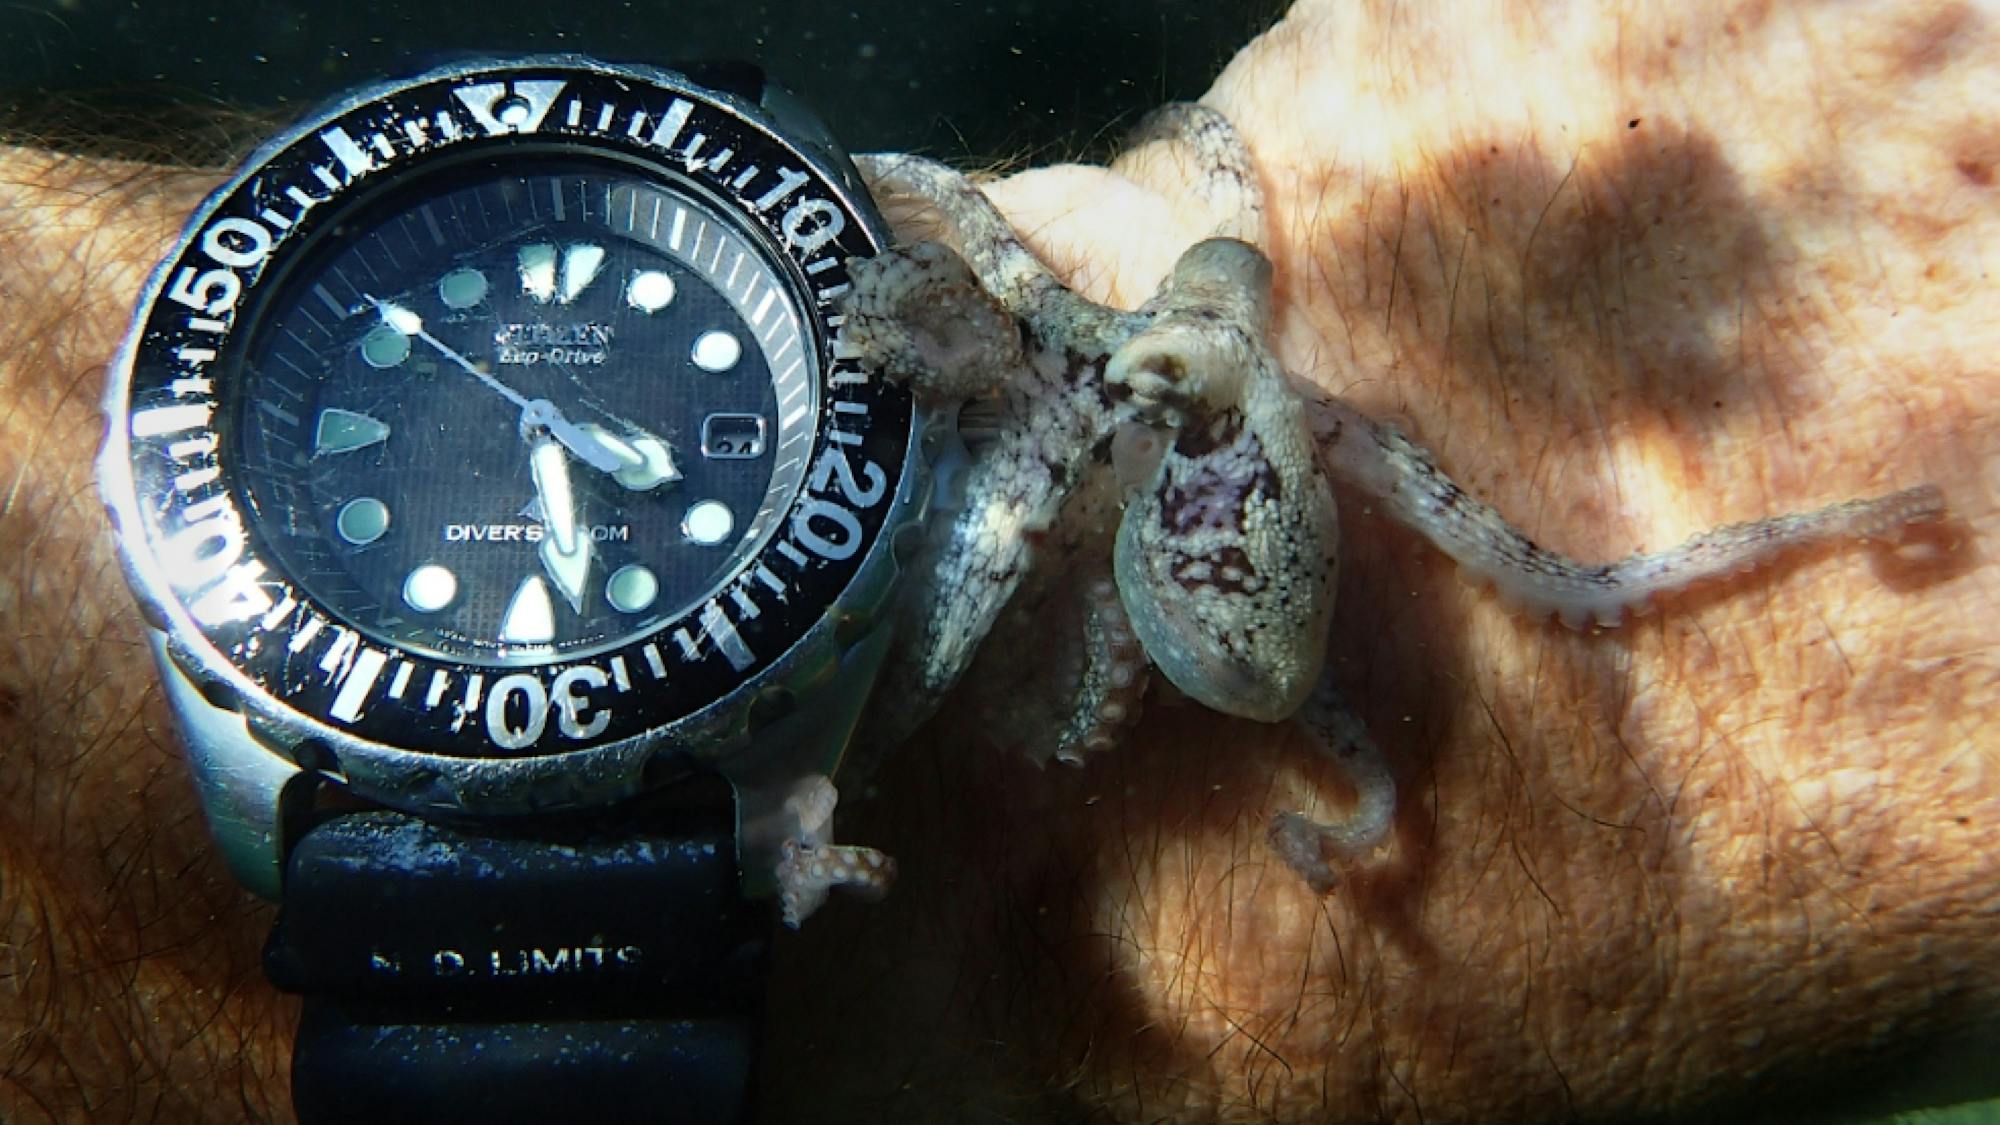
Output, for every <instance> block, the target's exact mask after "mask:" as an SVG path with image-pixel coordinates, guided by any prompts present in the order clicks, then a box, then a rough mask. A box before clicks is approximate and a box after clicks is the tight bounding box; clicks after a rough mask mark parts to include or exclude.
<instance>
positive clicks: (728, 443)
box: [701, 414, 764, 461]
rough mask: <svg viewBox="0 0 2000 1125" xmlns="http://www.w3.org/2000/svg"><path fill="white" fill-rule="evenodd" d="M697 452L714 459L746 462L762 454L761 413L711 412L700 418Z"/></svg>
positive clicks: (762, 430)
mask: <svg viewBox="0 0 2000 1125" xmlns="http://www.w3.org/2000/svg"><path fill="white" fill-rule="evenodd" d="M701 455H702V456H703V457H708V458H711V459H713V460H716V461H748V460H750V459H751V458H753V457H762V456H763V455H764V416H763V415H762V414H711V415H709V416H708V417H706V418H703V419H702V420H701Z"/></svg>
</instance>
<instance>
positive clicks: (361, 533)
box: [230, 154, 818, 665]
mask: <svg viewBox="0 0 2000 1125" xmlns="http://www.w3.org/2000/svg"><path fill="white" fill-rule="evenodd" d="M505 167H506V169H507V170H506V171H505V172H504V173H502V172H498V171H495V170H494V169H493V166H492V165H490V164H488V163H484V162H478V161H474V162H467V163H464V164H461V165H460V166H459V167H457V168H455V169H451V170H448V171H445V172H442V173H432V174H430V175H427V176H425V177H423V178H420V179H418V180H417V181H416V182H415V183H408V182H405V183H403V184H400V185H399V186H398V187H397V188H395V189H394V190H393V191H392V192H390V193H388V194H386V195H383V196H381V197H379V198H376V199H373V200H368V201H364V202H363V203H362V204H360V205H359V206H358V207H356V208H355V209H354V211H353V212H352V213H351V214H349V215H348V216H346V217H344V218H342V219H341V220H340V221H338V222H335V223H332V224H329V225H328V226H327V227H326V228H325V229H324V230H323V231H321V232H320V233H319V234H318V235H317V242H316V246H317V248H316V249H313V250H310V251H309V252H307V253H304V254H302V255H301V256H300V257H299V259H298V260H299V262H300V263H301V264H300V265H299V266H297V267H296V268H295V269H293V271H292V272H291V273H290V274H289V275H287V276H286V277H285V278H283V279H282V281H281V282H280V283H279V284H277V285H276V286H275V287H274V291H273V295H272V296H270V297H269V298H267V300H268V303H267V304H266V305H265V306H264V307H263V308H262V309H261V310H260V311H259V313H258V316H257V319H256V321H255V323H256V324H257V325H258V327H257V329H256V335H255V336H254V338H253V339H252V340H251V341H249V346H248V348H247V349H246V352H245V353H244V355H245V358H244V361H243V363H244V369H243V370H242V372H241V373H240V375H239V377H237V378H235V379H233V380H232V381H231V382H232V385H234V386H235V387H238V388H240V390H239V391H238V397H237V399H236V401H235V402H233V403H232V404H230V409H232V410H233V411H234V412H235V416H236V418H237V420H238V421H237V426H236V431H237V433H238V435H239V437H238V441H239V442H240V446H241V447H240V456H241V459H242V466H243V471H242V475H241V476H240V477H239V480H240V487H241V489H242V490H243V494H244V498H245V500H246V501H247V503H246V505H245V507H246V509H248V510H249V511H250V512H251V513H252V515H251V519H250V524H251V531H252V533H253V534H254V535H256V536H258V537H259V538H260V539H262V540H263V541H264V542H265V543H266V544H267V545H268V547H269V548H270V549H271V551H272V552H273V553H274V554H275V555H276V556H277V557H278V558H279V559H280V560H282V561H283V563H284V564H285V569H286V570H287V571H288V573H290V574H291V575H292V576H293V577H294V578H295V580H296V581H298V582H299V583H300V585H302V586H303V587H304V588H305V589H306V590H307V591H308V592H309V593H311V594H312V595H313V596H314V597H315V598H316V599H317V600H318V601H319V602H321V603H322V604H324V605H325V606H326V607H327V608H328V609H329V610H330V611H331V612H332V613H334V614H335V615H336V616H337V617H340V618H344V619H345V620H346V622H347V623H348V624H350V625H351V626H353V627H354V628H356V629H357V630H359V631H360V632H362V633H363V634H365V635H367V636H369V637H371V638H373V639H375V640H376V641H378V642H379V643H383V644H388V645H393V646H396V647H398V648H403V649H414V650H416V651H421V652H429V653H432V654H434V655H437V656H441V657H444V658H447V659H452V660H459V661H465V662H468V663H475V664H492V665H511V664H533V663H542V662H546V661H548V660H551V659H555V658H557V657H558V656H562V657H569V656H576V655H582V654H587V653H591V652H597V651H601V650H603V649H605V648H608V647H611V646H615V645H618V644H622V643H625V642H627V641H629V640H630V639H632V638H634V637H636V636H638V635H641V634H643V633H645V632H647V631H649V630H652V629H654V628H656V627H657V626H658V625H659V624H660V623H661V622H662V621H665V620H668V619H670V618H672V617H673V616H675V615H676V614H679V613H682V612H684V611H686V610H687V609H688V608H689V607H690V606H692V605H695V604H696V603H699V602H700V601H702V600H703V599H705V598H707V597H709V596H710V595H711V594H712V593H713V592H714V591H715V590H716V588H717V587H718V586H719V585H720V584H721V583H722V582H724V581H725V580H726V579H727V578H728V577H729V576H730V575H731V574H732V573H734V572H735V571H736V570H737V569H739V568H740V567H741V566H742V565H743V564H744V562H745V561H746V560H747V559H748V558H749V557H750V556H751V555H752V554H753V553H754V552H755V551H756V550H757V549H758V547H759V546H760V545H761V544H762V543H763V542H764V541H765V540H766V539H767V538H768V536H769V534H770V532H771V531H772V529H773V528H774V526H775V525H776V524H777V522H778V517H779V514H780V513H781V512H783V511H784V509H785V506H786V505H787V504H788V503H789V502H790V500H791V498H792V496H793V495H794V493H795V492H796V491H797V490H798V489H799V487H800V485H801V483H802V482H803V480H804V477H805V465H806V462H807V457H806V453H807V451H808V449H809V447H810V445H811V440H812V436H813V434H812V430H813V418H814V417H815V413H816V408H817V405H818V404H817V402H816V388H815V378H816V372H814V371H812V370H810V368H811V366H812V365H811V364H810V363H808V362H807V356H808V355H809V353H810V352H811V351H812V349H813V348H814V347H815V344H814V342H813V340H812V337H811V336H810V335H809V334H808V333H807V332H806V330H805V328H804V327H803V324H804V321H803V317H802V314H801V310H800V309H799V308H798V307H797V305H796V303H795V300H794V298H793V297H792V296H791V294H792V293H793V292H795V291H796V283H795V282H792V281H790V280H789V279H787V278H785V277H782V276H780V275H778V274H777V273H775V272H774V269H775V268H777V267H774V265H773V263H772V262H771V261H770V260H769V259H768V258H767V257H765V256H763V255H760V254H758V253H756V252H754V251H753V250H752V248H751V246H750V244H749V243H748V241H747V239H746V236H745V234H744V232H743V231H742V230H741V229H739V228H738V227H736V226H735V225H733V224H732V222H731V220H729V219H728V218H719V217H718V216H726V215H728V214H729V212H728V211H727V210H724V209H723V208H721V207H718V206H716V205H715V204H713V203H712V202H709V201H707V200H706V199H705V198H704V197H703V196H701V195H700V194H699V189H696V188H694V187H692V186H691V185H688V186H685V187H681V186H678V185H668V186H664V187H663V186H662V185H661V184H660V182H659V181H658V179H657V178H649V179H641V178H639V177H638V176H636V175H634V174H633V173H632V172H631V171H629V170H627V169H625V168H622V167H620V166H618V165H617V164H615V163H612V162H590V161H585V160H580V159H577V158H568V157H563V156H560V155H557V154H550V155H548V156H546V157H545V158H542V159H540V160H527V161H524V160H523V159H522V157H521V156H520V155H519V154H514V155H512V156H511V157H510V159H509V161H508V162H507V164H506V166H505ZM691 204H692V205H691Z"/></svg>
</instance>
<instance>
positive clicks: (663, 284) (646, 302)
mask: <svg viewBox="0 0 2000 1125" xmlns="http://www.w3.org/2000/svg"><path fill="white" fill-rule="evenodd" d="M673 301H674V279H673V278H672V277H671V276H670V275H668V274H667V273H665V272H664V271H662V270H638V271H635V272H634V273H633V274H632V280H631V281H628V282H626V283H625V303H626V304H628V305H631V306H632V307H633V308H635V309H638V310H639V311H640V312H643V313H656V312H659V311H660V310H661V309H664V308H666V307H667V306H668V305H670V304H673Z"/></svg>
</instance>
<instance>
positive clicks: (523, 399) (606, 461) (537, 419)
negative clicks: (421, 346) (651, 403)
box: [368, 297, 629, 473]
mask: <svg viewBox="0 0 2000 1125" xmlns="http://www.w3.org/2000/svg"><path fill="white" fill-rule="evenodd" d="M368 301H369V303H371V304H373V305H374V306H375V311H376V312H377V313H380V314H381V316H382V323H384V324H386V325H388V326H389V327H390V328H393V329H395V330H396V331H398V332H401V333H402V334H403V335H405V336H410V337H413V338H415V339H418V340H422V341H423V342H424V343H426V344H429V345H430V346H431V347H432V348H433V349H435V350H436V351H437V353H438V354H439V355H441V356H443V357H445V358H446V359H448V360H450V361H451V362H452V363H453V364H455V365H457V366H458V367H459V368H460V369H462V370H463V371H464V372H465V373H466V374H468V375H470V376H472V377H473V378H475V379H477V380H479V381H480V382H482V383H484V384H486V385H487V386H488V387H491V388H492V389H493V390H494V391H495V392H497V393H498V394H499V395H500V397H501V398H504V399H506V400H507V401H508V402H511V403H513V404H514V405H515V406H518V407H520V408H521V425H522V426H523V427H524V428H525V427H527V426H540V427H542V428H544V429H546V430H548V432H549V436H550V437H553V438H555V439H556V440H557V441H559V442H561V443H562V446H563V448H564V449H567V450H569V451H570V452H571V453H574V454H576V456H577V458H578V459H579V460H581V461H582V462H583V463H584V464H586V465H589V466H590V467H591V468H593V469H596V470H597V471H598V472H600V473H615V472H617V471H618V470H620V469H622V468H625V467H626V466H627V464H629V462H628V461H626V460H624V459H622V458H620V457H618V456H617V455H616V454H614V453H613V452H612V451H611V450H609V449H607V448H605V446H604V444H603V443H602V442H600V441H598V440H596V439H595V438H593V437H591V436H590V435H589V434H587V433H585V432H583V431H582V430H580V429H578V428H577V426H576V424H575V423H574V422H571V421H570V420H569V419H568V418H565V417H563V413H562V411H560V410H557V409H556V406H555V404H554V403H552V402H550V401H549V400H547V399H545V398H538V399H533V400H530V399H529V398H528V397H527V396H526V395H523V394H522V393H520V392H519V391H516V390H515V389H514V388H512V387H510V386H508V385H507V384H505V383H502V382H501V381H500V380H498V379H495V378H494V377H493V376H491V375H489V374H487V373H486V372H484V371H481V370H480V369H479V366H478V365H477V364H475V363H473V362H472V361H471V360H469V359H467V358H465V357H464V356H463V355H460V354H459V353H458V352H456V351H454V350H453V349H452V348H451V346H450V345H448V344H446V343H445V342H444V341H443V340H440V339H438V338H437V337H436V336H433V335H431V334H430V330H429V329H427V328H425V327H424V318H423V317H421V316H418V315H417V314H416V312H415V311H414V310H411V309H407V308H404V307H403V306H402V305H398V304H394V303H392V302H389V301H384V300H382V299H380V298H378V297H369V298H368Z"/></svg>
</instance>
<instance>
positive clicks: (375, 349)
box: [361, 324, 410, 367]
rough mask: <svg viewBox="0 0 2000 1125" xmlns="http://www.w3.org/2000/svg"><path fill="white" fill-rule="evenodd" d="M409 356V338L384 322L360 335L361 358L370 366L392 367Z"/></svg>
mask: <svg viewBox="0 0 2000 1125" xmlns="http://www.w3.org/2000/svg"><path fill="white" fill-rule="evenodd" d="M408 358H410V338H409V337H408V336H406V335H404V334H403V333H401V332H398V331H396V330H395V329H394V328H391V327H390V326H388V325H386V324H378V325H376V326H375V327H373V328H370V329H369V330H368V334H367V335H366V336H363V337H361V359H362V362H364V363H366V364H367V365H368V366H370V367H394V366H396V365H397V364H399V363H401V362H403V361H404V360H406V359H408Z"/></svg>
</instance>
